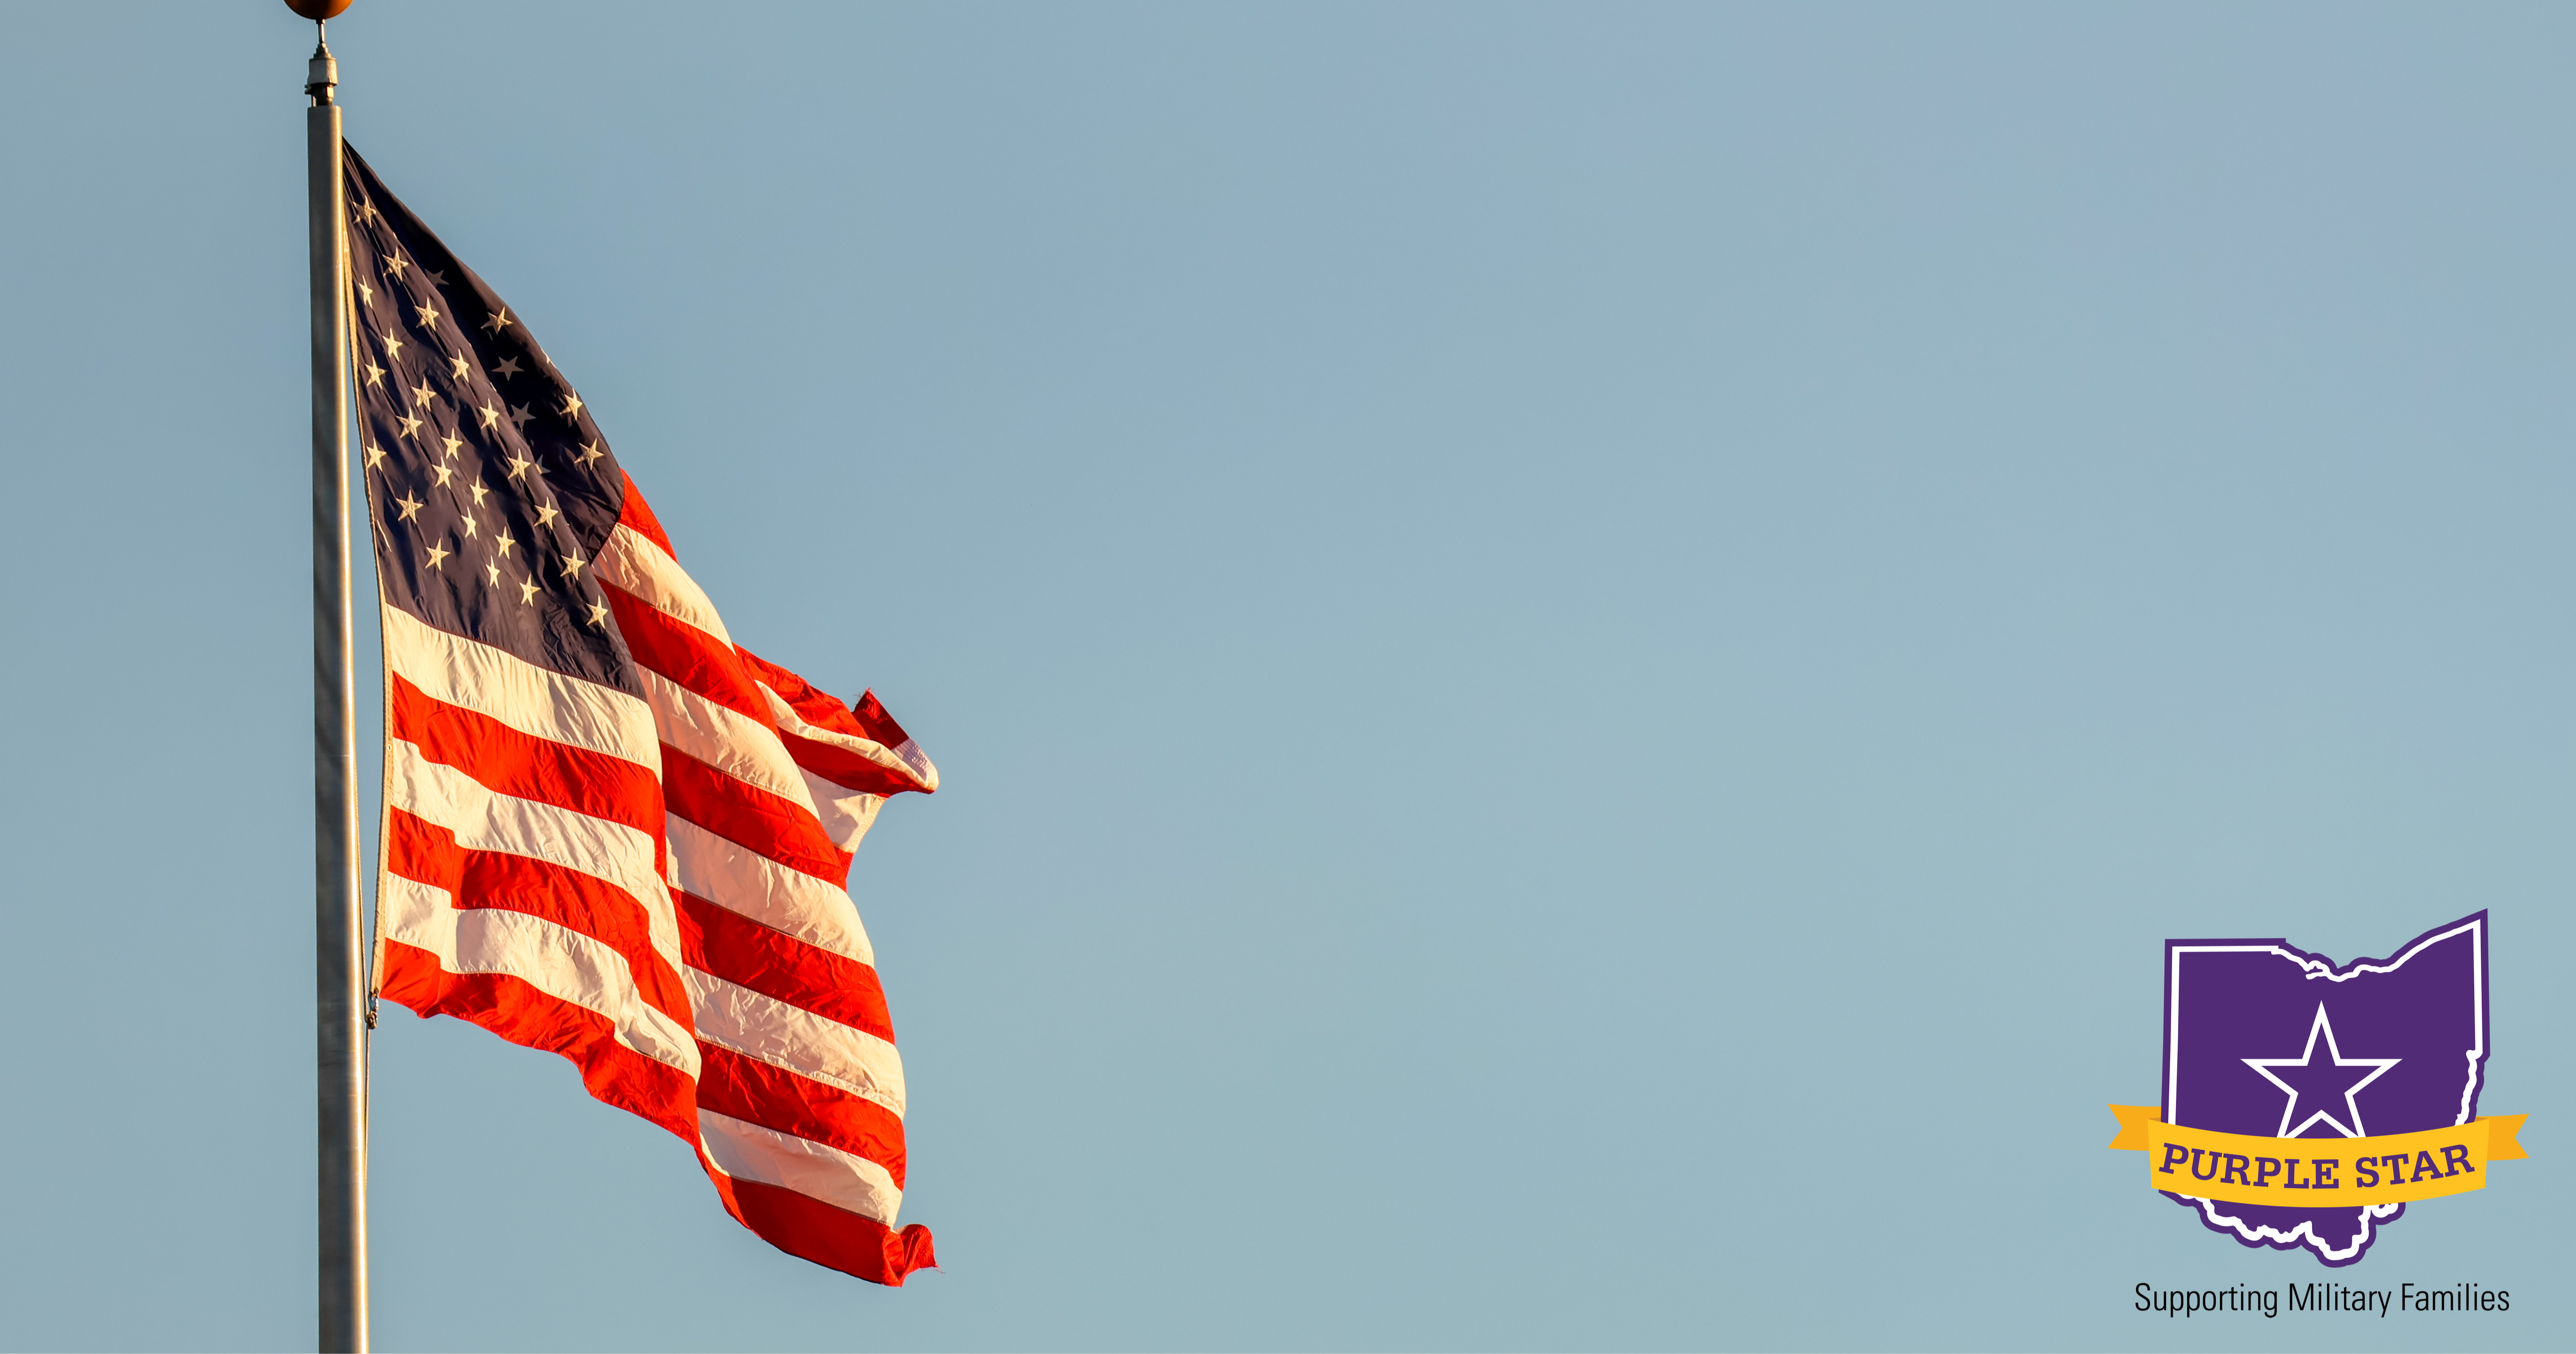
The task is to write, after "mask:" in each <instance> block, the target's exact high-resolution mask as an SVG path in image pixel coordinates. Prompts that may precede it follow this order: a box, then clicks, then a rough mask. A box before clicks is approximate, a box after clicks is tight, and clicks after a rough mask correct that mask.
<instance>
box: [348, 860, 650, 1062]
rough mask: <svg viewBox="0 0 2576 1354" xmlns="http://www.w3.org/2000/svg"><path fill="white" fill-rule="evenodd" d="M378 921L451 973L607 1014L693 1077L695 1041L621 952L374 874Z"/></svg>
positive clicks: (631, 1039) (621, 1037) (620, 1029)
mask: <svg viewBox="0 0 2576 1354" xmlns="http://www.w3.org/2000/svg"><path fill="white" fill-rule="evenodd" d="M376 898H377V904H378V908H379V911H378V914H377V915H378V917H379V918H380V922H379V924H380V925H381V926H382V927H383V928H384V937H385V939H387V940H391V941H398V942H400V943H402V944H405V945H410V946H414V947H416V948H419V949H423V950H427V951H429V952H430V953H431V954H434V955H436V956H438V966H439V967H440V968H443V969H445V970H447V971H448V972H450V973H503V974H508V975H509V976H511V977H513V978H517V979H520V980H522V981H524V982H526V983H527V984H528V985H529V986H530V987H533V988H535V989H537V990H538V991H540V992H543V993H545V994H546V995H547V996H550V997H553V998H555V999H556V1000H558V1001H563V1002H569V1003H570V1004H572V1005H575V1006H578V1007H581V1008H582V1009H583V1010H586V1011H592V1012H596V1013H597V1014H599V1015H601V1016H603V1017H605V1018H606V1019H607V1020H608V1022H609V1026H610V1028H611V1029H612V1030H613V1031H614V1032H615V1035H616V1039H617V1042H619V1043H621V1044H624V1045H625V1046H627V1047H628V1048H631V1049H633V1050H635V1051H636V1052H638V1053H641V1054H643V1055H644V1056H645V1057H648V1058H651V1059H653V1060H655V1061H657V1062H664V1063H668V1064H670V1065H671V1066H673V1067H676V1068H679V1069H680V1070H681V1071H684V1072H686V1073H688V1074H689V1075H690V1076H691V1077H692V1078H694V1077H696V1076H697V1075H698V1045H697V1041H696V1040H694V1039H691V1038H690V1037H689V1031H688V1030H687V1029H686V1028H685V1027H683V1026H682V1025H681V1024H680V1022H678V1021H676V1020H673V1019H672V1018H671V1017H670V1016H668V1015H666V1014H664V1013H663V1012H661V1011H659V1010H656V1009H655V1008H654V1007H653V1005H652V1004H651V1003H650V1002H647V1001H645V1000H644V997H643V994H642V993H640V992H638V991H637V990H636V987H635V974H634V971H633V970H632V969H630V968H628V967H627V964H626V956H624V955H622V954H619V953H618V952H617V951H616V950H615V949H613V948H611V947H609V946H608V945H605V944H603V943H601V942H600V941H598V940H596V939H594V938H592V937H590V936H586V935H583V934H582V933H580V932H579V931H575V930H571V929H569V928H567V927H564V926H559V925H557V924H556V923H554V922H551V921H548V920H546V919H545V918H543V917H532V916H529V915H528V914H527V913H525V912H509V911H505V910H503V909H500V908H487V907H475V908H465V909H462V910H460V909H459V908H458V907H457V906H456V899H455V896H454V895H452V894H450V893H449V892H448V891H447V890H445V889H442V888H439V887H437V886H435V885H431V884H424V883H421V882H420V881H418V880H416V879H405V878H403V877H401V876H399V875H394V874H383V875H379V876H377V878H376Z"/></svg>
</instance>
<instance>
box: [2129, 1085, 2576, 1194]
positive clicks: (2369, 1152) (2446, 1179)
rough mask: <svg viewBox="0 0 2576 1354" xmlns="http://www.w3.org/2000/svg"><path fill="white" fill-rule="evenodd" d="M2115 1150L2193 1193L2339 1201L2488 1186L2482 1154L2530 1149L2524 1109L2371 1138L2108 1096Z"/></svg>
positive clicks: (2517, 1154)
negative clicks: (2213, 1126) (2261, 1126)
mask: <svg viewBox="0 0 2576 1354" xmlns="http://www.w3.org/2000/svg"><path fill="white" fill-rule="evenodd" d="M2111 1113H2112V1114H2113V1115H2114V1116H2116V1117H2117V1118H2118V1119H2119V1121H2120V1135H2119V1136H2118V1137H2116V1138H2113V1139H2112V1140H2111V1142H2110V1146H2111V1147H2112V1149H2113V1150H2115V1151H2135V1150H2139V1149H2144V1150H2145V1152H2146V1154H2147V1183H2148V1184H2150V1185H2152V1186H2154V1187H2155V1188H2157V1189H2165V1190H2172V1191H2173V1192H2174V1193H2176V1194H2184V1195H2189V1196H2191V1197H2193V1198H2196V1199H2224V1200H2226V1201H2228V1202H2229V1203H2239V1204H2271V1205H2274V1206H2275V1207H2281V1208H2340V1207H2344V1206H2347V1205H2359V1204H2394V1203H2405V1202H2408V1201H2410V1200H2414V1199H2436V1198H2440V1197H2441V1196H2442V1195H2445V1194H2459V1193H2463V1192H2465V1191H2468V1190H2473V1189H2484V1188H2486V1183H2487V1170H2486V1168H2487V1163H2488V1162H2491V1161H2516V1160H2520V1159H2521V1158H2523V1157H2526V1156H2529V1155H2530V1154H2529V1153H2527V1152H2525V1151H2523V1150H2522V1144H2521V1143H2520V1142H2517V1141H2515V1138H2514V1135H2515V1134H2517V1133H2520V1132H2521V1131H2522V1121H2523V1120H2525V1119H2527V1118H2530V1117H2531V1116H2529V1115H2527V1114H2498V1115H2491V1116H2487V1117H2483V1118H2479V1119H2474V1120H2471V1121H2470V1122H2468V1123H2465V1124H2460V1125H2458V1126H2456V1127H2452V1128H2436V1129H2429V1130H2427V1131H2425V1132H2422V1133H2390V1134H2387V1135H2385V1136H2382V1137H2376V1138H2257V1137H2250V1136H2247V1135H2245V1134H2242V1133H2213V1132H2210V1131H2209V1130H2207V1129H2203V1128H2184V1127H2181V1126H2180V1125H2177V1124H2168V1123H2165V1122H2164V1112H2163V1111H2162V1110H2160V1109H2158V1108H2157V1107H2156V1106H2154V1105H2113V1106H2112V1107H2111Z"/></svg>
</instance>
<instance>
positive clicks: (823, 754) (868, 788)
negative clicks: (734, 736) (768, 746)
mask: <svg viewBox="0 0 2576 1354" xmlns="http://www.w3.org/2000/svg"><path fill="white" fill-rule="evenodd" d="M806 722H807V723H812V722H813V721H811V720H808V721H806ZM778 741H779V742H781V743H784V744H786V745H787V755H788V756H790V757H793V758H795V759H796V764H797V765H798V766H801V767H803V768H805V769H806V770H808V771H811V772H813V773H814V774H815V775H818V776H821V777H822V778H823V779H825V780H828V781H830V782H832V783H833V784H834V785H838V786H840V787H841V788H843V789H845V790H856V791H858V792H859V793H861V794H870V795H899V794H902V793H903V792H904V791H906V790H918V789H921V788H922V785H921V782H920V781H918V780H915V779H913V777H912V773H911V772H910V771H908V770H907V771H897V770H895V769H894V768H892V767H890V766H887V765H885V764H884V763H882V762H875V761H870V760H868V759H867V758H865V757H862V756H860V755H859V754H857V753H855V752H852V751H850V750H849V749H848V748H845V747H842V746H841V745H839V744H838V743H822V742H817V741H815V740H814V739H811V738H808V737H806V736H804V735H803V734H800V733H791V732H789V731H788V730H786V729H780V730H779V731H778Z"/></svg>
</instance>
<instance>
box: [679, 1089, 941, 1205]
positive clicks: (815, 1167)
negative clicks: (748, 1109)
mask: <svg viewBox="0 0 2576 1354" xmlns="http://www.w3.org/2000/svg"><path fill="white" fill-rule="evenodd" d="M698 1137H699V1139H700V1140H701V1141H702V1142H704V1143H705V1145H706V1151H707V1159H708V1160H710V1161H713V1162H714V1163H715V1164H716V1169H718V1170H721V1171H723V1172H724V1173H725V1174H727V1175H730V1176H732V1177H734V1178H735V1179H737V1180H757V1181H759V1182H761V1183H762V1184H764V1185H778V1186H781V1187H783V1188H786V1189H792V1190H794V1191H796V1192H797V1193H799V1194H803V1195H809V1196H811V1197H813V1198H816V1199H820V1200H822V1201H823V1202H825V1203H827V1204H831V1205H833V1206H834V1207H837V1208H846V1209H848V1210H850V1211H851V1212H853V1213H857V1214H860V1215H861V1216H864V1217H870V1218H874V1219H876V1220H877V1221H879V1222H881V1223H884V1224H885V1225H886V1226H888V1227H892V1226H894V1217H895V1214H896V1212H897V1211H899V1210H901V1209H902V1207H903V1191H902V1190H899V1189H896V1188H895V1185H894V1176H893V1175H892V1174H891V1173H889V1172H888V1171H887V1170H886V1168H885V1167H883V1166H880V1165H878V1164H876V1163H875V1162H873V1161H870V1160H868V1159H867V1158H866V1157H863V1156H854V1155H852V1154H850V1153H848V1152H844V1151H842V1150H841V1149H839V1148H837V1147H827V1146H825V1145H824V1144H822V1143H819V1142H812V1141H808V1140H807V1139H804V1138H798V1137H793V1136H790V1135H788V1134H785V1133H781V1132H779V1131H778V1130H776V1129H774V1128H763V1127H761V1126H760V1125H758V1124H747V1123H744V1122H743V1121H742V1120H740V1119H735V1118H732V1117H729V1116H727V1115H722V1114H718V1113H716V1112H715V1111H714V1110H706V1109H702V1110H699V1111H698Z"/></svg>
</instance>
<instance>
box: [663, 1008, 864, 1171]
mask: <svg viewBox="0 0 2576 1354" xmlns="http://www.w3.org/2000/svg"><path fill="white" fill-rule="evenodd" d="M698 1057H699V1059H700V1061H701V1063H702V1066H701V1068H700V1070H699V1072H698V1105H699V1107H700V1108H703V1109H711V1110H714V1111H715V1112H716V1113H718V1114H728V1115H731V1116H733V1117H734V1118H736V1119H740V1120H742V1121H743V1122H745V1123H752V1124H758V1125H760V1126H761V1127H763V1128H774V1129H776V1130H778V1131H779V1132H781V1133H786V1134H790V1135H792V1136H795V1137H799V1138H803V1139H805V1140H807V1141H808V1142H819V1143H822V1144H823V1145H824V1146H826V1147H837V1148H840V1149H841V1150H842V1151H844V1152H847V1153H849V1154H851V1155H852V1156H861V1157H866V1158H867V1159H868V1160H870V1161H873V1162H875V1163H877V1164H878V1165H880V1166H883V1167H885V1168H886V1171H887V1173H888V1174H890V1175H892V1176H893V1177H894V1184H895V1188H897V1189H901V1188H903V1120H901V1119H899V1118H897V1117H895V1113H894V1111H893V1110H890V1109H887V1108H886V1107H885V1106H883V1105H880V1104H878V1103H877V1102H875V1101H873V1100H870V1099H868V1098H866V1097H865V1096H857V1095H852V1094H850V1093H849V1092H848V1091H844V1090H842V1089H841V1088H840V1087H838V1086H831V1085H827V1084H825V1083H823V1082H819V1081H815V1080H813V1079H812V1078H809V1077H801V1076H798V1075H797V1074H795V1073H793V1072H790V1071H788V1070H787V1069H786V1068H783V1067H779V1066H776V1065H774V1064H771V1063H765V1062H762V1061H761V1060H760V1059H758V1058H751V1057H745V1056H744V1055H742V1054H740V1053H736V1052H734V1051H733V1050H732V1049H729V1048H720V1047H718V1046H716V1045H714V1044H709V1043H700V1044H699V1045H698Z"/></svg>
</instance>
